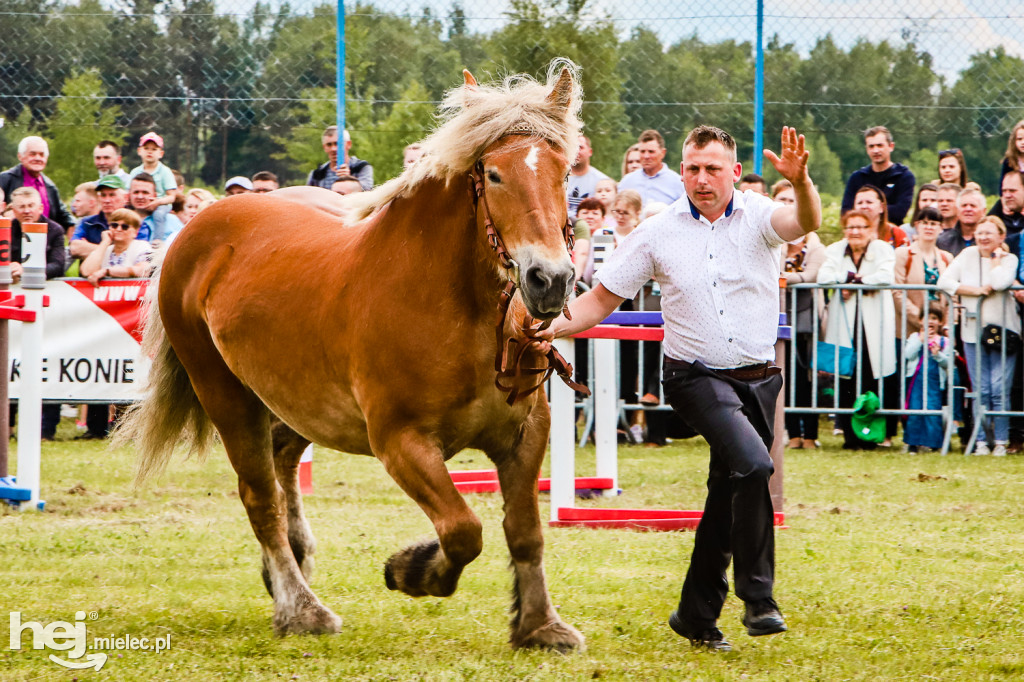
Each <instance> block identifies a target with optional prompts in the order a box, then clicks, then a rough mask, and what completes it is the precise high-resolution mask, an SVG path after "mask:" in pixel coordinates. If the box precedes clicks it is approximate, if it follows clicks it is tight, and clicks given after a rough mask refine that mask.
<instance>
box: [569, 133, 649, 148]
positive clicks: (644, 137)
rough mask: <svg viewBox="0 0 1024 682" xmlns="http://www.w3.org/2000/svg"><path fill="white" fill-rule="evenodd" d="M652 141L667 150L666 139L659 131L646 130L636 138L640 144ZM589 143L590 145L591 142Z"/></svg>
mask: <svg viewBox="0 0 1024 682" xmlns="http://www.w3.org/2000/svg"><path fill="white" fill-rule="evenodd" d="M652 140H653V141H654V142H657V143H658V146H659V147H660V148H662V149H664V148H665V138H664V137H662V136H661V133H659V132H658V131H657V130H653V129H649V130H645V131H643V132H642V133H640V137H638V138H636V141H637V143H638V144H642V143H644V142H651V141H652ZM587 142H588V143H589V140H588V141H587Z"/></svg>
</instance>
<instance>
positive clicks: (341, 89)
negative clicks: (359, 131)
mask: <svg viewBox="0 0 1024 682" xmlns="http://www.w3.org/2000/svg"><path fill="white" fill-rule="evenodd" d="M337 51H338V56H337V59H338V65H337V68H338V82H337V97H338V113H337V124H338V147H339V150H338V151H340V152H341V155H342V158H344V156H345V151H344V145H345V0H338V50H337Z"/></svg>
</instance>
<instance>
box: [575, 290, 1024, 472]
mask: <svg viewBox="0 0 1024 682" xmlns="http://www.w3.org/2000/svg"><path fill="white" fill-rule="evenodd" d="M1014 289H1024V288H1022V287H1014ZM844 290H846V291H850V292H852V296H853V297H855V299H856V302H857V304H858V305H857V309H858V310H862V307H861V303H862V302H863V300H864V298H865V297H866V296H875V295H885V296H892V292H893V291H897V290H899V291H922V292H926V299H925V305H924V309H923V314H924V318H925V322H924V324H923V326H922V329H925V330H927V306H928V300H929V298H928V295H931V296H934V297H935V300H938V301H941V302H943V303H944V304H945V306H946V320H945V332H944V335H945V338H946V343H947V345H948V347H949V348H950V349H951V358H952V360H953V361H951V362H950V363H949V365H948V366H947V367H946V368H945V369H942V368H941V367H940V371H942V372H943V373H944V375H945V388H944V389H943V404H942V405H941V406H932V405H929V401H928V395H929V387H930V383H931V381H932V378H931V377H930V376H929V375H930V374H931V373H930V372H929V371H928V370H929V367H930V365H931V363H933V362H935V360H934V359H933V358H932V357H931V354H930V353H929V352H928V350H927V344H926V345H925V347H924V348H923V349H922V356H923V360H922V372H921V381H922V401H921V402H922V406H921V407H919V408H910V407H908V405H907V398H908V383H909V382H908V378H907V377H906V376H905V362H904V357H903V347H904V344H905V342H906V337H907V332H908V329H907V326H908V325H907V321H908V317H907V312H908V311H907V302H908V298H907V296H903V297H902V299H901V301H900V303H899V304H898V310H899V312H900V318H901V325H900V329H897V330H894V331H895V332H896V334H895V336H894V337H893V338H891V339H889V342H890V343H891V344H892V345H893V352H894V353H895V356H896V365H897V366H896V372H895V374H896V376H897V380H896V381H894V380H893V379H891V378H890V379H889V381H888V382H887V381H886V378H885V377H883V378H882V379H880V380H879V379H874V377H863V376H862V375H863V373H864V372H863V370H864V366H863V365H864V358H865V357H866V353H867V348H866V347H864V343H863V342H864V333H863V329H864V320H863V316H861V315H856V316H853V315H852V314H851V318H850V320H849V322H850V327H851V332H852V335H853V348H854V349H855V351H856V364H855V367H854V370H853V374H852V376H853V378H854V381H855V389H854V395H855V396H859V395H861V394H862V393H864V392H865V391H868V390H872V391H874V392H875V393H876V395H877V396H878V398H879V402H880V408H879V409H878V411H877V412H876V414H877V415H879V416H882V417H901V418H902V417H909V416H913V415H917V416H939V417H941V418H942V419H943V439H942V446H941V450H940V451H941V453H942V454H944V455H945V454H947V453H948V451H949V447H950V442H951V439H952V434H953V429H954V404H955V403H956V402H957V400H958V399H959V398H964V399H966V400H970V401H971V402H972V403H973V412H972V415H973V422H974V426H973V430H972V433H971V436H970V439H969V440H968V442H967V443H966V444H965V446H964V451H965V452H971V451H972V449H973V446H974V442H975V440H976V439H977V437H978V434H979V429H980V428H981V426H982V424H983V423H984V421H985V420H986V418H988V417H997V416H1006V417H1011V418H1012V417H1016V418H1024V411H1013V410H1011V409H1009V408H1010V402H1009V400H1010V397H1011V393H1012V384H1013V376H1012V374H1011V376H1008V377H1007V378H1006V379H1005V380H1004V382H1003V385H1002V387H1001V397H1002V404H1003V407H1004V409H1002V410H999V411H994V410H989V409H987V408H986V407H985V406H984V405H982V404H981V400H980V399H978V398H979V397H980V381H979V380H978V379H977V378H978V377H980V367H981V353H978V357H977V360H976V367H975V368H972V371H971V377H970V378H971V382H970V389H969V390H968V389H965V388H963V385H964V384H966V383H967V382H966V381H965V379H967V377H964V378H961V380H960V386H958V385H957V381H956V379H955V368H956V361H955V360H956V356H957V353H958V351H959V350H960V348H961V347H960V346H959V344H958V343H957V340H958V337H959V331H960V329H961V328H962V326H963V321H964V320H966V319H973V318H974V317H975V316H976V313H973V312H969V311H967V310H966V309H965V308H964V306H962V305H960V304H959V302H958V301H957V297H950V296H949V295H948V294H946V293H945V292H943V291H942V290H940V289H939V288H938V287H937V286H935V285H914V284H903V285H887V286H873V285H864V284H842V285H836V284H797V285H790V286H788V287H787V288H786V289H784V290H783V296H784V297H786V298H787V299H788V305H786V306H785V309H788V310H790V311H795V310H797V305H796V300H797V296H798V295H799V292H801V291H812V292H818V291H820V292H822V295H824V293H825V292H826V291H828V292H830V294H831V296H840V295H842V294H841V292H842V291H844ZM640 299H641V301H640V302H641V305H640V306H638V307H639V308H640V310H642V309H643V305H642V300H643V297H640ZM1016 306H1017V303H1016V302H1015V301H1014V300H1013V299H1012V297H1011V296H1006V297H1004V309H1003V314H1004V315H1008V314H1017V310H1016ZM980 307H981V303H980V302H979V305H978V309H979V310H980ZM810 312H811V320H812V324H811V329H810V332H809V333H810V347H809V350H810V353H811V354H810V356H809V357H807V358H806V359H800V358H798V352H799V351H800V349H799V342H798V335H802V334H805V333H807V332H804V331H801V330H800V329H799V328H798V320H797V319H796V315H791V316H790V317H789V319H788V325H789V326H790V327H791V329H792V338H791V339H790V340H788V342H787V344H786V346H787V347H786V387H785V388H784V391H785V395H786V408H785V412H786V414H794V413H810V414H817V415H822V414H827V415H836V414H852V413H853V412H854V408H853V407H852V406H851V405H847V406H841V405H840V392H839V379H838V376H837V375H838V364H839V357H838V353H837V354H836V357H835V367H834V368H833V371H832V372H831V374H832V375H833V377H835V379H834V381H835V390H834V391H833V395H832V396H831V400H819V396H820V390H819V389H820V388H821V381H822V375H820V374H819V372H818V371H816V370H815V371H811V372H810V381H811V402H810V404H809V405H797V404H796V403H797V399H796V373H797V372H798V371H806V368H807V367H811V368H814V367H816V365H817V362H816V359H817V358H816V349H817V344H818V341H824V340H825V334H824V330H823V328H822V325H821V316H820V315H819V311H818V306H817V304H816V303H815V304H813V305H812V306H811V310H810ZM975 326H976V329H977V334H976V335H975V336H976V338H975V339H974V341H975V342H976V343H978V346H977V347H978V348H980V347H981V335H982V329H983V326H984V325H981V324H978V325H975ZM582 341H583V339H578V340H577V342H576V357H577V358H580V357H581V355H583V354H584V353H585V354H586V357H587V358H588V361H587V362H586V365H587V373H586V376H585V377H582V378H584V379H585V380H586V382H587V384H588V385H590V386H593V385H594V376H595V357H594V340H593V339H590V340H588V341H587V343H586V344H584V343H582ZM884 342H885V340H884V339H883V343H884ZM635 343H637V344H638V347H639V348H638V352H637V358H636V362H637V369H636V374H635V376H636V377H637V388H636V391H635V393H636V395H637V396H638V397H639V396H642V395H643V394H644V392H645V391H644V387H645V385H646V384H647V379H648V377H647V376H646V373H645V368H644V364H645V363H644V353H645V352H648V351H647V350H646V349H645V348H644V345H645V342H643V341H637V342H635ZM616 346H617V350H616V356H615V361H614V364H615V376H616V387H617V388H616V394H615V395H616V396H617V400H618V410H617V414H618V417H617V419H618V426H619V429H620V430H621V431H622V432H623V433H624V434H625V438H626V440H627V441H629V442H631V443H635V442H636V440H635V438H634V436H633V434H632V432H631V431H630V429H629V414H630V413H631V412H635V411H638V410H644V411H647V412H652V411H653V412H665V411H671V409H672V408H671V407H670V406H669V405H667V404H666V403H665V399H664V394H663V393H662V389H661V382H660V371H661V369H660V362H659V363H658V368H659V369H658V372H659V381H658V382H657V386H658V393H657V395H658V399H659V404H658V405H657V406H648V405H642V404H640V403H639V402H627V401H625V400H623V399H622V398H621V397H619V396H621V391H620V390H619V388H620V387H621V382H622V377H623V372H622V366H621V357H620V351H619V348H620V344H616ZM1007 357H1008V356H1007V347H1006V335H1005V334H1004V335H1003V342H1002V347H1001V351H1000V362H1001V363H1002V366H1004V367H1005V366H1006V364H1007ZM798 360H799V361H798ZM630 374H632V373H630ZM886 383H890V387H889V388H888V389H887V387H886ZM892 383H895V384H897V386H898V388H897V389H896V390H895V396H896V397H897V398H898V405H897V406H892V405H891V402H892V397H893V388H892V387H891V384H892ZM1021 391H1022V393H1024V388H1022V389H1021ZM629 392H630V393H633V392H634V391H633V390H632V388H631V390H630V391H629ZM576 408H577V409H578V410H582V414H583V429H582V431H581V433H580V437H579V444H580V445H581V446H582V445H584V444H585V443H587V441H588V440H589V439H590V437H591V435H592V434H593V432H594V428H595V415H594V402H593V398H592V397H591V398H582V397H578V399H577V401H576Z"/></svg>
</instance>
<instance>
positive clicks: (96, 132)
mask: <svg viewBox="0 0 1024 682" xmlns="http://www.w3.org/2000/svg"><path fill="white" fill-rule="evenodd" d="M106 96H107V93H106V90H105V88H104V87H103V81H102V79H101V78H100V75H99V73H98V72H97V71H96V70H94V69H90V70H88V71H84V72H82V73H79V74H76V75H73V76H71V77H70V78H68V79H67V81H65V83H64V87H63V88H62V89H61V97H60V98H59V99H58V100H57V108H56V111H54V113H53V116H51V117H50V118H49V120H47V122H46V124H45V129H46V131H47V137H48V138H49V141H50V161H49V162H48V163H47V166H46V174H47V175H49V176H50V178H51V179H52V180H53V181H54V182H55V183H56V184H57V187H58V189H60V191H61V194H62V195H63V196H65V197H70V196H71V193H72V190H73V189H74V187H75V185H77V184H78V183H81V182H85V181H87V180H92V179H94V178H95V177H96V169H95V167H94V166H93V163H92V149H93V147H94V146H95V145H96V143H97V142H98V141H100V140H104V139H106V140H113V141H114V142H117V143H118V144H121V143H122V142H123V141H124V138H125V136H126V135H127V131H125V129H124V128H123V127H121V126H120V125H118V122H117V119H118V117H119V116H120V115H121V110H120V108H119V107H118V106H117V105H109V104H107V103H106ZM85 131H88V133H87V134H83V132H85Z"/></svg>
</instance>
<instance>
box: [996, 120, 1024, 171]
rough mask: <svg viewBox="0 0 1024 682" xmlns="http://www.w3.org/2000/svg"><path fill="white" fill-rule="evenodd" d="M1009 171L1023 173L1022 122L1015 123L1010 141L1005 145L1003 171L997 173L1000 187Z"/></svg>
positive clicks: (1023, 145)
mask: <svg viewBox="0 0 1024 682" xmlns="http://www.w3.org/2000/svg"><path fill="white" fill-rule="evenodd" d="M1011 170H1017V171H1022V172H1024V120H1021V121H1017V125H1015V126H1013V130H1011V131H1010V140H1009V141H1008V142H1007V143H1006V154H1005V155H1004V156H1003V169H1002V172H1001V173H999V183H1000V186H1001V185H1002V181H1003V176H1004V175H1006V173H1007V172H1008V171H1011Z"/></svg>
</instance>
